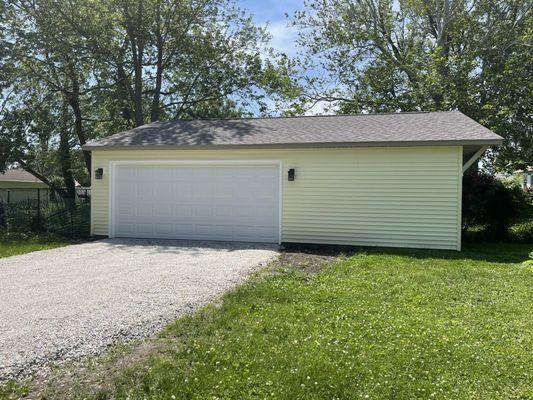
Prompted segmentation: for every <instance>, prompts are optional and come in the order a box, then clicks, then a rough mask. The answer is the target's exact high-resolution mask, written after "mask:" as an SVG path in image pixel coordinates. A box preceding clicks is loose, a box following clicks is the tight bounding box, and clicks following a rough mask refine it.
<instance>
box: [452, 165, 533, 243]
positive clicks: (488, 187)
mask: <svg viewBox="0 0 533 400" xmlns="http://www.w3.org/2000/svg"><path fill="white" fill-rule="evenodd" d="M462 209H463V229H467V228H471V227H475V226H482V227H483V231H484V239H485V240H505V239H506V238H507V233H508V228H509V225H510V224H511V222H512V221H513V219H516V218H519V217H523V216H525V215H526V213H528V212H529V204H528V202H527V199H526V196H525V194H524V193H523V192H522V190H521V189H520V188H519V187H517V186H513V185H510V186H506V185H504V184H503V183H502V182H501V181H499V180H497V179H495V178H494V177H492V176H490V175H487V174H484V173H477V172H474V173H470V174H465V176H464V177H463V201H462Z"/></svg>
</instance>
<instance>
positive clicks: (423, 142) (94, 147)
mask: <svg viewBox="0 0 533 400" xmlns="http://www.w3.org/2000/svg"><path fill="white" fill-rule="evenodd" d="M501 143H502V139H473V140H431V141H430V140H421V141H396V142H394V141H392V142H391V141H387V142H323V143H267V144H216V145H212V144H200V145H149V144H147V145H126V146H124V145H91V144H90V143H88V144H86V145H84V146H83V147H82V148H83V150H86V151H95V150H104V151H125V150H217V149H220V150H223V149H280V148H291V149H294V148H328V147H329V148H346V147H410V146H467V145H486V146H497V145H500V144H501Z"/></svg>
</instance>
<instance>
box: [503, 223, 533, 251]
mask: <svg viewBox="0 0 533 400" xmlns="http://www.w3.org/2000/svg"><path fill="white" fill-rule="evenodd" d="M508 236H509V240H510V241H511V242H517V243H533V219H529V220H527V221H524V222H519V223H517V224H513V225H511V226H510V227H509V234H508ZM531 255H533V253H531ZM532 258H533V257H532Z"/></svg>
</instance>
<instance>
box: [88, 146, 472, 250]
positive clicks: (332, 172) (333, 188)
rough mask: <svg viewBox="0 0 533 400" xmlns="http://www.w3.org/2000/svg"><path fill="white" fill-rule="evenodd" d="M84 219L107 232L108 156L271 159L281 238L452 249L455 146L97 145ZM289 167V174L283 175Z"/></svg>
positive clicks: (456, 239) (456, 202) (458, 162)
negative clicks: (98, 175) (275, 165)
mask: <svg viewBox="0 0 533 400" xmlns="http://www.w3.org/2000/svg"><path fill="white" fill-rule="evenodd" d="M92 155H93V169H96V168H103V169H104V178H103V179H102V180H95V179H93V182H92V203H91V207H92V213H91V219H92V221H91V225H92V233H93V234H94V235H107V234H108V225H109V222H108V218H109V209H108V204H109V168H110V162H111V161H124V160H127V161H139V160H143V161H150V160H153V161H161V160H279V161H281V165H282V167H281V168H282V199H281V201H282V217H281V241H282V242H299V243H323V244H342V245H363V246H391V247H414V248H435V249H456V250H460V242H461V237H460V235H461V233H460V215H461V176H462V173H461V168H462V148H461V147H460V146H450V147H372V148H349V149H346V148H345V149H323V148H320V149H318V148H315V149H269V150H267V149H265V150H256V149H253V150H251V149H242V150H226V149H224V150H159V151H155V150H120V151H110V150H99V151H93V152H92ZM289 168H294V169H295V171H296V174H295V175H296V179H295V180H294V181H292V182H289V181H287V171H288V170H289Z"/></svg>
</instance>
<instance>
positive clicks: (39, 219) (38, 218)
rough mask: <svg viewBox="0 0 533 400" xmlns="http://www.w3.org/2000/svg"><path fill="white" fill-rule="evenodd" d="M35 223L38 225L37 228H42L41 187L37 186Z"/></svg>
mask: <svg viewBox="0 0 533 400" xmlns="http://www.w3.org/2000/svg"><path fill="white" fill-rule="evenodd" d="M37 224H38V225H39V229H40V228H42V226H41V189H39V188H37Z"/></svg>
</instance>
